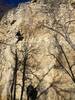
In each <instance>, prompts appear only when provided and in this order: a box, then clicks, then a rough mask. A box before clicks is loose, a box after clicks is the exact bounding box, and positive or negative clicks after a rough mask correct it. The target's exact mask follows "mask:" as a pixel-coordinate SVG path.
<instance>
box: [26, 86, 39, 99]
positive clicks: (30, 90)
mask: <svg viewBox="0 0 75 100" xmlns="http://www.w3.org/2000/svg"><path fill="white" fill-rule="evenodd" d="M26 93H27V100H36V98H37V93H38V92H37V90H36V88H34V87H33V86H32V85H31V84H30V85H29V86H28V87H27V91H26Z"/></svg>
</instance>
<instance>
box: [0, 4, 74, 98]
mask: <svg viewBox="0 0 75 100" xmlns="http://www.w3.org/2000/svg"><path fill="white" fill-rule="evenodd" d="M45 6H46V5H44V4H36V3H28V4H21V5H19V6H18V7H17V8H13V9H12V10H10V11H9V12H8V13H7V14H5V15H4V16H3V18H2V20H1V22H0V55H1V56H0V96H1V98H0V100H1V99H2V100H7V97H8V95H9V94H10V86H11V80H12V77H13V68H14V65H15V57H14V53H15V50H16V49H17V51H18V58H19V60H20V61H22V60H23V55H22V52H21V51H24V48H25V46H26V45H27V48H28V50H29V54H28V56H29V58H28V60H27V62H28V64H29V66H27V72H26V74H27V77H28V78H30V80H29V79H27V80H26V81H25V82H26V84H25V85H26V87H27V86H28V84H30V83H32V84H33V85H34V86H37V85H38V91H39V93H38V100H64V98H65V100H70V99H71V100H75V95H74V93H75V85H74V82H73V81H72V79H71V78H70V77H69V75H68V74H66V73H65V71H64V70H63V69H62V68H61V66H60V65H59V64H58V63H57V61H56V58H54V57H53V56H52V55H51V54H54V55H56V56H57V57H58V59H61V58H62V62H63V63H64V65H65V66H66V67H67V63H66V61H65V60H64V57H63V56H62V54H61V52H60V50H58V48H57V46H56V45H57V43H56V40H55V38H54V36H55V34H56V33H55V32H54V31H51V30H50V29H48V28H46V27H44V26H43V24H45V25H49V26H52V23H53V20H54V19H53V17H52V15H51V14H49V13H48V12H47V11H46V9H45V8H46V7H45ZM69 9H70V10H72V9H73V8H71V6H70V7H69ZM66 12H67V10H66V7H65V6H64V5H62V6H61V7H60V10H59V12H58V15H57V16H58V20H59V18H60V17H61V16H63V15H64V17H63V18H61V23H63V24H64V20H65V22H67V21H68V15H67V14H66ZM74 13H75V10H73V11H72V12H71V19H72V20H74V18H75V15H74ZM14 20H15V21H14ZM74 26H75V22H74V23H72V24H70V26H69V27H70V28H69V32H71V34H70V35H69V36H70V39H71V41H72V42H73V43H74V42H75V37H74V36H75V28H74ZM57 28H58V27H57ZM58 29H59V28H58ZM19 30H20V32H21V35H22V36H23V40H22V41H18V42H17V38H16V33H17V32H18V31H19ZM60 31H61V32H62V30H61V29H60ZM58 40H59V43H60V44H61V45H62V47H63V48H64V51H65V53H66V55H67V57H68V60H69V62H70V64H71V65H72V64H73V63H75V51H74V50H73V49H72V48H71V46H70V45H69V44H68V43H67V42H66V41H65V39H64V38H63V37H62V36H61V35H59V36H58ZM50 53H51V54H50ZM55 65H56V66H57V67H54V66H55ZM20 67H21V65H20ZM74 67H75V66H74ZM74 67H73V70H75V69H74ZM21 74H22V73H21V72H20V71H18V80H17V81H18V83H19V84H21V77H22V75H21ZM36 76H37V77H38V78H37V77H36ZM42 78H43V79H42ZM41 79H42V81H39V80H41ZM44 90H46V91H45V92H44V93H43V91H44ZM40 93H41V95H40ZM17 98H20V87H18V89H17ZM24 100H26V93H24Z"/></svg>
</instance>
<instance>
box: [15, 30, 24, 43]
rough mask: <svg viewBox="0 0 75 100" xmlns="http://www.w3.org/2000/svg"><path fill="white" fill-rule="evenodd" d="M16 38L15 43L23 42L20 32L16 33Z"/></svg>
mask: <svg viewBox="0 0 75 100" xmlns="http://www.w3.org/2000/svg"><path fill="white" fill-rule="evenodd" d="M16 38H17V42H16V43H18V42H19V41H22V40H23V36H22V35H21V33H20V31H18V32H17V33H16Z"/></svg>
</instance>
